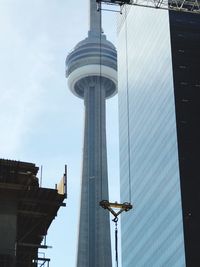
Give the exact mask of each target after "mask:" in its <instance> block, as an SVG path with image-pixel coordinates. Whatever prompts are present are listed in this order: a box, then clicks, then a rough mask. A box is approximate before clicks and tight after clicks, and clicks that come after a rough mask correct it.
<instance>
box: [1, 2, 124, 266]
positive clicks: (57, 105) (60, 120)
mask: <svg viewBox="0 0 200 267" xmlns="http://www.w3.org/2000/svg"><path fill="white" fill-rule="evenodd" d="M88 2H89V1H88V0H77V1H69V0H59V1H58V0H29V1H27V0H17V1H16V0H0V94H1V97H0V126H1V127H0V129H1V130H0V158H4V159H12V160H20V161H26V162H32V163H35V164H36V165H37V166H38V167H40V166H43V177H42V186H43V187H47V188H54V187H55V184H56V183H58V182H59V180H60V178H61V177H62V175H63V173H64V165H65V164H67V165H68V198H67V200H66V201H65V202H66V207H65V208H60V210H59V212H58V215H57V217H56V218H55V220H54V221H53V223H52V225H51V227H50V229H49V231H48V236H47V245H50V246H52V249H49V250H48V251H44V252H45V253H46V256H47V257H50V258H51V263H50V267H58V266H69V267H75V264H76V253H77V238H78V222H79V205H80V183H81V167H82V166H81V164H82V148H83V120H84V107H83V101H82V100H81V99H79V98H77V97H75V96H74V95H73V94H72V93H71V92H70V90H69V89H68V87H67V79H66V77H65V59H66V56H67V55H68V53H69V52H70V51H71V50H72V49H73V47H74V46H75V45H76V44H77V43H78V42H79V41H81V40H82V39H84V38H85V37H86V35H87V31H88ZM103 28H104V31H105V33H106V35H107V37H108V39H109V40H110V41H112V42H113V43H114V44H116V17H115V14H113V13H111V12H104V13H103ZM117 101H118V100H117V96H115V97H113V98H112V99H110V100H108V101H107V141H108V171H109V187H110V188H109V189H110V201H116V200H117V201H119V167H118V166H119V163H118V161H119V160H118V157H119V156H118V103H117ZM38 176H40V173H39V174H38ZM111 231H112V232H113V231H114V226H113V225H112V228H111ZM113 250H114V247H113ZM113 266H114V264H113Z"/></svg>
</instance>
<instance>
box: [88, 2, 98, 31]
mask: <svg viewBox="0 0 200 267" xmlns="http://www.w3.org/2000/svg"><path fill="white" fill-rule="evenodd" d="M100 16H101V14H100V12H98V11H97V3H96V0H89V31H90V33H91V32H92V33H93V34H94V33H96V34H99V33H100V29H101V17H100Z"/></svg>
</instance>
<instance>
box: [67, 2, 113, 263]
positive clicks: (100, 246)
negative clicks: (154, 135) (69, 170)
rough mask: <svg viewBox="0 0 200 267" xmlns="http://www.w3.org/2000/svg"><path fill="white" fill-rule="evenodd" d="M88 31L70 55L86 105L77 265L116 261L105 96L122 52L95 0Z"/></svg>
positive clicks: (71, 76) (73, 79)
mask: <svg viewBox="0 0 200 267" xmlns="http://www.w3.org/2000/svg"><path fill="white" fill-rule="evenodd" d="M89 6H90V12H89V26H90V28H89V31H88V36H87V38H86V39H84V40H83V41H81V42H79V43H78V44H77V45H76V46H75V48H74V50H73V51H72V52H71V53H70V54H69V55H68V56H67V59H66V76H67V78H68V86H69V88H70V90H71V91H72V93H73V94H75V95H76V96H78V97H80V98H82V99H83V100H84V105H85V128H84V149H83V169H82V187H81V206H80V224H79V239H78V255H77V267H111V266H112V259H111V240H110V220H109V213H107V212H105V211H104V210H103V209H102V208H101V207H100V206H99V202H100V201H101V200H102V199H109V198H108V175H107V149H106V99H107V98H110V97H112V96H114V95H115V94H116V93H117V52H116V49H115V47H114V45H113V44H112V43H111V42H109V41H108V40H107V39H106V36H105V35H104V34H103V33H102V29H101V15H100V12H98V11H97V7H96V0H89Z"/></svg>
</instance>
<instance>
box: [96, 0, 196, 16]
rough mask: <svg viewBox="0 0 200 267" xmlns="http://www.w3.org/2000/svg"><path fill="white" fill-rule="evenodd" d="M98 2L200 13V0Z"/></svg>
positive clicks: (109, 0) (113, 0)
mask: <svg viewBox="0 0 200 267" xmlns="http://www.w3.org/2000/svg"><path fill="white" fill-rule="evenodd" d="M96 2H97V4H98V5H100V4H101V3H102V4H108V5H119V6H121V7H122V6H123V5H132V6H141V7H149V8H158V9H165V10H174V11H182V12H193V13H199V14H200V1H199V0H121V1H120V0H96Z"/></svg>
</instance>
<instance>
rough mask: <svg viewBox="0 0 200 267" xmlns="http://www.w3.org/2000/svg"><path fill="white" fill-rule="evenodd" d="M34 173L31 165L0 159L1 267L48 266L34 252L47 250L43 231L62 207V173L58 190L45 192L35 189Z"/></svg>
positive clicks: (63, 189)
mask: <svg viewBox="0 0 200 267" xmlns="http://www.w3.org/2000/svg"><path fill="white" fill-rule="evenodd" d="M38 169H39V168H38V167H36V166H35V164H32V163H27V162H20V161H12V160H3V159H0V266H1V267H40V266H47V267H48V266H49V262H50V259H48V258H45V256H44V255H43V256H42V257H39V256H38V255H39V254H38V250H39V248H47V246H46V243H45V240H46V238H45V237H46V234H47V230H48V228H49V226H50V224H51V222H52V221H53V219H54V218H55V216H56V214H57V212H58V209H59V208H60V207H61V206H65V203H63V201H64V199H65V198H66V190H65V188H66V173H65V174H64V178H63V179H62V180H61V187H59V188H57V189H47V188H42V187H40V186H39V180H38V178H37V177H36V175H37V172H38ZM43 241H44V242H43ZM42 242H43V243H42Z"/></svg>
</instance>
